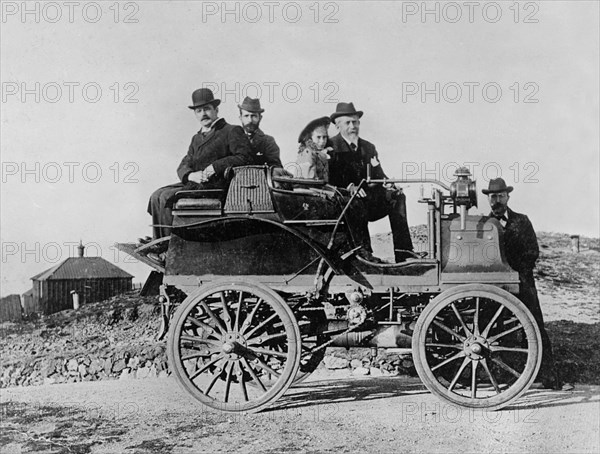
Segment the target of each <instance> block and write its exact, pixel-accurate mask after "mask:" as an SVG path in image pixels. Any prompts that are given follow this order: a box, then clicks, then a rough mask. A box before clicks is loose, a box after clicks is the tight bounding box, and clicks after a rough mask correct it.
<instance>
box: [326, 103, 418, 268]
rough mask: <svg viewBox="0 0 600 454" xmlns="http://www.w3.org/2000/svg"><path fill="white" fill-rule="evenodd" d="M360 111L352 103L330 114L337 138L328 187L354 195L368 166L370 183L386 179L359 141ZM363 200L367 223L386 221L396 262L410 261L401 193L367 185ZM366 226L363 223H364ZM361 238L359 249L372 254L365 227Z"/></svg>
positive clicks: (363, 142) (376, 160)
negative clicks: (388, 221) (342, 188)
mask: <svg viewBox="0 0 600 454" xmlns="http://www.w3.org/2000/svg"><path fill="white" fill-rule="evenodd" d="M362 116H363V112H362V111H357V110H356V109H355V108H354V104H353V103H351V102H350V103H339V104H338V105H337V107H336V111H335V112H334V113H333V114H331V116H330V118H331V121H332V122H333V123H334V124H335V126H336V128H337V129H338V131H339V134H337V135H336V136H334V137H332V138H331V143H330V145H331V146H332V147H333V150H332V151H330V152H329V154H330V157H331V159H330V160H329V183H330V184H332V185H334V186H338V187H345V188H346V187H347V188H349V189H350V190H351V191H353V190H354V189H355V188H356V187H357V185H358V184H359V183H360V182H361V180H363V179H366V177H367V165H370V166H371V168H372V171H371V176H372V178H373V179H384V178H387V176H386V175H385V172H384V171H383V169H382V167H381V163H380V162H379V155H378V153H377V149H376V148H375V145H373V144H372V143H371V142H368V141H366V140H364V139H362V138H361V137H359V133H360V118H361V117H362ZM364 195H365V197H364V198H362V201H363V207H364V210H365V211H366V220H367V221H368V222H373V221H377V220H379V219H382V218H384V217H385V216H388V217H389V220H390V226H391V228H392V237H393V242H394V257H395V260H396V262H402V261H404V260H406V259H407V258H409V257H413V256H414V255H413V254H412V251H413V245H412V240H411V238H410V231H409V229H408V222H407V218H406V197H405V195H404V194H403V193H402V192H401V191H400V190H397V189H395V188H392V187H385V186H384V185H382V184H379V183H376V184H370V185H369V186H368V187H367V188H366V189H365V194H364ZM365 222H366V221H365ZM363 230H364V235H363V238H362V240H361V243H362V244H361V246H363V248H364V249H366V250H367V253H368V254H369V255H371V254H372V252H373V251H372V249H371V241H370V238H369V231H368V224H367V225H365V226H364V227H363Z"/></svg>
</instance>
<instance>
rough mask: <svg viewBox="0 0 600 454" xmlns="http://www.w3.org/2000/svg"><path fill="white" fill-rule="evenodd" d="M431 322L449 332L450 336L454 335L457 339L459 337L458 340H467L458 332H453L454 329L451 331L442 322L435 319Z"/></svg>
mask: <svg viewBox="0 0 600 454" xmlns="http://www.w3.org/2000/svg"><path fill="white" fill-rule="evenodd" d="M433 324H434V325H435V326H437V327H438V328H441V329H443V330H444V331H446V332H447V333H448V334H451V335H452V336H454V337H456V338H457V339H459V340H460V341H462V342H464V341H465V340H467V338H466V337H464V336H461V335H460V334H458V333H455V332H454V331H452V330H451V329H450V328H448V327H447V326H446V325H444V324H443V323H442V322H438V321H437V320H434V321H433Z"/></svg>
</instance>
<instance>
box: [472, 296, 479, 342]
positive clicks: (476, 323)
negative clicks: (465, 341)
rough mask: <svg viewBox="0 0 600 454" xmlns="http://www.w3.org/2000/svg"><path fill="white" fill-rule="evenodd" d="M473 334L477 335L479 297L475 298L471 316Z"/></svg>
mask: <svg viewBox="0 0 600 454" xmlns="http://www.w3.org/2000/svg"><path fill="white" fill-rule="evenodd" d="M473 333H474V334H475V335H477V334H479V297H477V298H475V314H474V315H473Z"/></svg>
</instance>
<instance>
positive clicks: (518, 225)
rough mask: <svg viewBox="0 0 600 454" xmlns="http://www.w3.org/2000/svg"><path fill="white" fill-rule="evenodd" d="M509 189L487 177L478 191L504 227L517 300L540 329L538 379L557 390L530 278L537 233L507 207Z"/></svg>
mask: <svg viewBox="0 0 600 454" xmlns="http://www.w3.org/2000/svg"><path fill="white" fill-rule="evenodd" d="M512 190H513V187H512V186H507V185H506V182H505V181H504V180H503V179H502V178H495V179H492V180H490V183H489V186H488V189H483V190H482V191H481V192H483V193H484V194H485V195H487V197H488V202H489V204H490V207H491V209H492V211H491V213H490V217H495V218H496V219H498V221H499V222H500V225H501V226H502V227H503V229H504V235H503V236H504V253H505V256H506V261H507V262H508V264H509V265H510V267H511V268H512V269H513V270H515V271H517V272H518V273H519V299H520V300H521V301H522V302H523V304H525V306H527V308H528V309H529V311H530V312H531V314H532V315H533V318H534V319H535V321H536V323H537V325H538V328H539V329H540V334H541V336H542V366H541V368H540V371H539V372H538V379H539V380H540V381H541V382H542V384H543V385H544V387H545V388H552V389H560V388H561V386H562V383H561V380H560V377H559V376H558V373H557V372H558V371H557V370H556V367H555V364H554V356H553V354H552V345H551V343H550V338H549V337H548V333H547V332H546V328H545V327H544V316H543V315H542V309H541V307H540V300H539V299H538V294H537V289H536V287H535V280H534V278H533V268H534V267H535V262H536V260H537V259H538V257H539V255H540V249H539V247H538V242H537V236H536V234H535V230H533V226H532V225H531V221H530V220H529V218H528V217H527V216H526V215H524V214H521V213H516V212H514V211H513V210H511V209H510V208H509V207H508V200H509V199H510V196H509V194H510V193H511V192H512Z"/></svg>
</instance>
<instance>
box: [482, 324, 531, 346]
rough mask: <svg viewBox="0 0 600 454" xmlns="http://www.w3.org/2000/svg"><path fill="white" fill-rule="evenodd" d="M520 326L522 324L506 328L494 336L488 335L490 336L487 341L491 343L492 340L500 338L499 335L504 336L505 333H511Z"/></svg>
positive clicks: (520, 327)
mask: <svg viewBox="0 0 600 454" xmlns="http://www.w3.org/2000/svg"><path fill="white" fill-rule="evenodd" d="M522 328H523V325H518V326H515V327H513V328H511V329H507V330H506V331H504V332H502V333H500V334H496V335H495V336H494V337H490V338H489V339H488V342H489V343H490V344H491V343H493V342H496V341H497V340H498V339H500V338H501V337H504V336H506V335H507V334H510V333H512V332H513V331H517V330H519V329H522Z"/></svg>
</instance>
